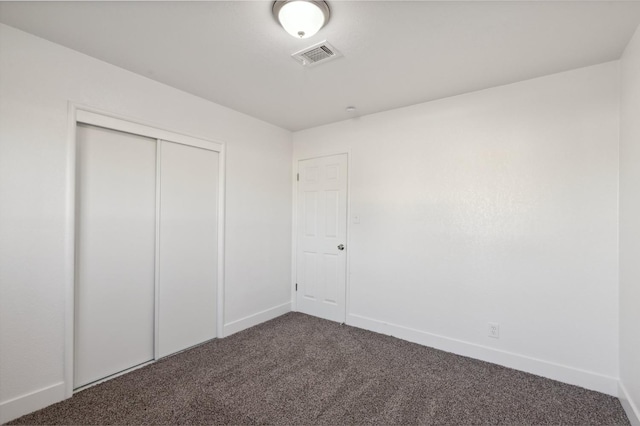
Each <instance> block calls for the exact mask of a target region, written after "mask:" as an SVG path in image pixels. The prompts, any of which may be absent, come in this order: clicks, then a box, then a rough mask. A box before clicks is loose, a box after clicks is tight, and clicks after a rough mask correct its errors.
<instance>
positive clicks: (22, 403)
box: [0, 382, 65, 424]
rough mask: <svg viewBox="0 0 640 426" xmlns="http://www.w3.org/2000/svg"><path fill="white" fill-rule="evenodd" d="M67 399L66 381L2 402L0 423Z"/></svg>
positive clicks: (0, 405) (0, 404)
mask: <svg viewBox="0 0 640 426" xmlns="http://www.w3.org/2000/svg"><path fill="white" fill-rule="evenodd" d="M63 399H65V385H64V382H60V383H56V384H55V385H51V386H48V387H46V388H43V389H39V390H37V391H34V392H31V393H28V394H26V395H22V396H19V397H17V398H13V399H10V400H8V401H4V402H2V403H0V424H4V423H7V422H10V421H11V420H14V419H17V418H18V417H21V416H24V415H25V414H29V413H31V412H33V411H36V410H39V409H41V408H44V407H47V406H49V405H51V404H55V403H56V402H60V401H62V400H63Z"/></svg>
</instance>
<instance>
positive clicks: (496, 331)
mask: <svg viewBox="0 0 640 426" xmlns="http://www.w3.org/2000/svg"><path fill="white" fill-rule="evenodd" d="M489 337H493V338H494V339H499V338H500V324H498V323H497V322H490V323H489Z"/></svg>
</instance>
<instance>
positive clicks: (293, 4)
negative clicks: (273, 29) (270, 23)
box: [273, 0, 330, 38]
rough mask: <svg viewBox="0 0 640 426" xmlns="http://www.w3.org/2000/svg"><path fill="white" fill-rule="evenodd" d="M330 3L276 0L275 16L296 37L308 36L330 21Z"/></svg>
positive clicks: (304, 0) (308, 0)
mask: <svg viewBox="0 0 640 426" xmlns="http://www.w3.org/2000/svg"><path fill="white" fill-rule="evenodd" d="M329 15H330V12H329V5H328V4H327V2H326V1H316V0H276V1H275V2H274V3H273V16H275V18H276V20H277V21H278V22H280V25H282V28H284V29H285V31H286V32H288V33H289V34H291V35H292V36H294V37H295V38H308V37H311V36H312V35H314V34H315V33H317V32H318V31H320V28H322V27H324V26H325V25H326V23H327V22H329Z"/></svg>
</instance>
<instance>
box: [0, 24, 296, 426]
mask: <svg viewBox="0 0 640 426" xmlns="http://www.w3.org/2000/svg"><path fill="white" fill-rule="evenodd" d="M68 101H71V102H75V103H79V104H84V105H89V106H92V107H95V108H100V109H103V110H107V111H110V112H113V113H116V114H119V115H122V116H126V117H131V118H133V119H137V120H141V121H144V122H147V123H154V124H157V125H158V126H160V127H163V128H166V129H169V130H173V131H176V132H182V133H187V134H192V135H195V136H199V137H203V138H206V139H213V140H216V141H220V142H224V143H225V144H226V146H227V174H226V176H227V181H226V183H227V187H226V189H227V198H226V221H227V222H226V262H225V267H226V299H225V324H228V325H229V326H228V327H227V332H232V331H237V330H238V329H240V328H242V327H245V326H248V325H251V324H252V323H253V322H255V321H258V320H263V319H265V318H268V317H269V316H270V315H276V314H279V313H282V312H285V311H286V310H288V309H289V302H290V275H291V272H290V265H291V263H290V261H291V260H290V250H291V244H290V241H291V209H290V205H291V186H290V185H291V149H292V148H291V133H290V132H288V131H286V130H283V129H280V128H277V127H275V126H272V125H269V124H267V123H264V122H261V121H258V120H256V119H254V118H251V117H249V116H246V115H243V114H240V113H238V112H235V111H233V110H230V109H228V108H224V107H222V106H219V105H216V104H213V103H211V102H208V101H205V100H203V99H201V98H198V97H195V96H192V95H189V94H187V93H184V92H181V91H178V90H176V89H173V88H170V87H168V86H165V85H162V84H159V83H157V82H154V81H152V80H149V79H146V78H144V77H141V76H139V75H135V74H133V73H130V72H128V71H125V70H122V69H119V68H116V67H114V66H112V65H109V64H106V63H104V62H101V61H98V60H95V59H92V58H90V57H88V56H85V55H83V54H80V53H77V52H75V51H72V50H69V49H67V48H64V47H62V46H59V45H56V44H53V43H50V42H48V41H45V40H43V39H40V38H37V37H34V36H32V35H29V34H26V33H24V32H21V31H18V30H15V29H13V28H11V27H8V26H5V25H0V120H1V121H0V206H1V207H0V227H1V228H0V292H1V294H0V410H2V413H0V423H2V422H3V421H6V420H8V419H9V418H11V417H15V416H16V415H19V414H21V411H25V410H26V411H30V410H32V409H35V408H39V407H40V406H44V405H47V404H48V403H51V402H54V401H55V400H56V399H60V398H62V397H63V392H62V391H61V389H64V386H63V383H62V382H63V379H64V368H63V367H64V363H63V358H64V315H65V306H64V296H65V286H66V285H67V282H68V280H69V279H70V277H69V276H67V273H66V270H65V264H66V258H65V256H66V253H65V247H66V240H65V238H66V235H67V232H68V229H67V226H66V223H67V218H66V216H65V208H66V197H67V196H68V194H67V192H66V188H67V187H66V179H67V173H68V171H69V164H67V105H68ZM273 308H276V309H273ZM263 311H267V312H263ZM255 314H259V315H258V316H257V317H255V316H254V317H251V316H252V315H255ZM247 317H249V318H247ZM40 391H41V392H40ZM61 392H62V393H61ZM31 393H34V394H33V395H31V396H28V395H29V394H31ZM24 396H27V397H26V398H23V397H24Z"/></svg>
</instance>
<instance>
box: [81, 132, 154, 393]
mask: <svg viewBox="0 0 640 426" xmlns="http://www.w3.org/2000/svg"><path fill="white" fill-rule="evenodd" d="M77 141H78V151H77V156H78V161H77V163H78V181H77V185H78V186H77V200H78V201H77V219H76V223H77V246H76V289H75V298H76V301H75V339H74V346H75V348H74V350H75V359H74V369H75V371H74V388H78V387H80V386H84V385H86V384H88V383H91V382H93V381H96V380H99V379H102V378H104V377H106V376H109V375H112V374H115V373H118V372H120V371H122V370H126V369H128V368H130V367H133V366H135V365H138V364H141V363H143V362H146V361H150V360H152V359H153V330H154V279H155V278H154V270H155V232H156V231H155V214H156V199H155V198H156V189H155V188H156V141H155V140H154V139H149V138H145V137H142V136H136V135H131V134H128V133H124V132H118V131H115V130H107V129H103V128H100V127H93V126H89V125H81V124H79V125H78V127H77Z"/></svg>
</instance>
